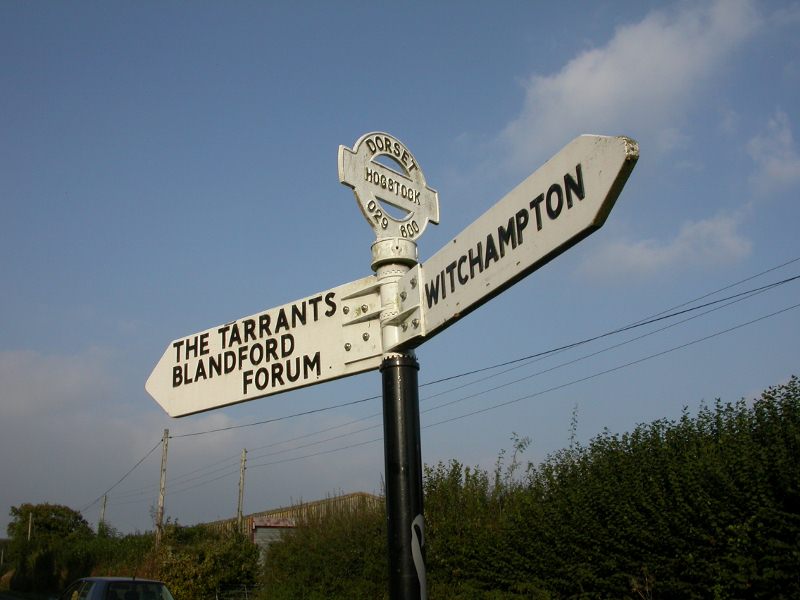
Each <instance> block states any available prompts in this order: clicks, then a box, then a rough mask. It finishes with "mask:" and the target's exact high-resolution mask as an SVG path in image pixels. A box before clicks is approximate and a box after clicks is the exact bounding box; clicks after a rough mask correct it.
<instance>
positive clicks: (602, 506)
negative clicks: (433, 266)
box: [262, 377, 800, 599]
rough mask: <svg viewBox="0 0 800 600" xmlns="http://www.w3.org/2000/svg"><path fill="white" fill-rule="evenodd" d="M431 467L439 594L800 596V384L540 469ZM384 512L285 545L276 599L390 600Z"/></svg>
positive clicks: (272, 588)
mask: <svg viewBox="0 0 800 600" xmlns="http://www.w3.org/2000/svg"><path fill="white" fill-rule="evenodd" d="M527 442H528V441H527V440H526V439H519V438H514V453H513V454H512V457H511V460H510V462H509V464H508V465H506V464H505V458H506V457H505V456H504V455H503V454H502V453H501V456H500V458H499V460H498V463H497V465H496V467H495V470H494V472H493V473H489V472H487V471H486V470H483V469H480V468H470V467H466V466H464V465H462V464H460V463H458V462H456V461H451V462H450V463H447V464H444V463H440V464H438V465H435V466H432V467H427V468H426V470H425V526H426V534H425V540H426V553H427V558H426V561H427V569H428V573H427V576H428V584H429V595H430V597H431V598H465V599H466V598H496V599H499V598H540V599H552V598H681V599H683V598H753V599H757V598H773V599H774V598H798V597H800V569H798V565H800V488H799V486H800V460H798V459H800V383H799V382H798V379H797V378H796V377H793V378H792V379H791V380H790V381H789V382H788V383H787V384H785V385H781V386H778V387H775V388H770V389H769V390H767V391H766V392H764V393H763V394H762V396H761V398H760V399H758V400H756V401H754V402H750V403H749V402H745V401H740V402H737V403H733V404H729V403H728V404H723V403H722V402H719V401H717V402H716V403H715V404H714V405H713V406H710V407H708V406H706V407H703V408H701V409H700V411H699V413H698V414H697V415H696V416H695V417H691V416H690V415H689V414H688V413H686V412H684V414H683V416H682V417H681V418H680V419H679V420H677V421H666V420H660V421H656V422H653V423H650V424H646V425H641V426H639V427H637V428H636V429H635V430H634V431H632V432H630V433H626V434H623V435H617V434H612V433H610V432H607V431H606V432H603V433H602V434H600V435H598V436H597V437H596V438H594V439H593V440H591V442H590V443H589V444H588V445H586V446H582V445H579V444H574V443H573V444H572V445H571V446H570V448H569V449H567V450H563V451H561V452H559V453H557V454H555V455H553V456H550V457H548V458H547V459H546V460H545V461H544V462H543V463H542V464H540V465H533V464H530V463H528V464H526V465H524V466H523V465H521V464H520V463H519V462H518V461H519V456H520V454H521V452H522V451H524V449H525V446H526V445H527ZM383 544H385V529H384V524H383V523H382V521H381V515H378V514H371V513H370V514H363V515H354V514H350V515H347V516H346V518H343V517H341V516H337V517H336V518H333V519H330V520H325V521H323V522H321V523H315V524H313V525H309V526H308V527H304V528H301V529H299V530H297V531H296V532H294V533H293V534H290V535H288V536H287V537H286V538H285V540H284V541H283V542H282V543H279V544H276V545H273V546H272V547H271V549H270V553H269V555H268V558H267V567H266V570H267V577H266V583H265V585H264V587H263V591H262V596H263V598H265V599H271V598H300V597H302V598H380V597H383V594H384V593H385V589H386V588H385V586H386V564H385V560H386V559H385V550H384V546H383Z"/></svg>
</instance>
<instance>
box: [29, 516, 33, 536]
mask: <svg viewBox="0 0 800 600" xmlns="http://www.w3.org/2000/svg"><path fill="white" fill-rule="evenodd" d="M32 530H33V511H31V512H29V513H28V541H29V542H30V541H31V531H32Z"/></svg>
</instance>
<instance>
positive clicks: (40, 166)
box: [0, 0, 800, 532]
mask: <svg viewBox="0 0 800 600" xmlns="http://www.w3.org/2000/svg"><path fill="white" fill-rule="evenodd" d="M799 33H800V5H798V4H797V3H794V2H777V1H774V2H758V3H756V2H745V1H738V0H731V1H728V2H707V3H704V2H676V3H661V2H642V1H637V2H603V1H600V2H593V3H580V2H563V3H558V6H557V7H556V5H555V4H554V3H550V4H548V3H533V2H519V1H508V2H501V3H500V4H497V3H494V4H491V5H490V4H489V3H477V2H475V3H473V2H467V3H449V2H442V3H415V2H411V3H373V2H370V3H368V2H340V3H335V4H332V3H325V2H318V3H317V2H312V3H306V4H304V5H303V7H302V8H301V7H300V6H299V5H298V4H297V3H290V2H285V3H284V2H270V3H266V2H264V3H260V2H253V3H249V2H239V3H211V2H199V3H192V4H191V5H188V4H185V3H177V2H166V3H155V2H142V3H115V4H108V3H93V2H92V3H90V2H77V3H69V4H67V3H48V2H39V3H29V2H15V1H12V2H4V3H2V4H0V90H2V93H0V211H1V212H0V214H1V215H2V218H1V219H0V249H1V250H2V257H3V260H2V261H0V278H1V279H2V285H1V286H0V312H1V314H2V317H0V454H2V456H3V457H4V458H3V460H2V461H0V481H2V486H0V525H1V526H3V529H4V528H5V524H6V523H7V519H8V517H7V514H8V509H9V508H10V507H11V506H14V505H18V504H20V503H23V502H55V503H59V504H67V505H69V506H71V507H73V508H77V509H82V510H83V511H84V514H85V516H86V517H87V519H89V520H90V521H91V522H93V523H94V522H96V521H97V518H98V516H99V510H100V508H99V503H98V502H95V500H96V499H97V498H98V497H99V496H101V495H102V494H103V493H104V492H105V491H106V490H108V489H109V488H111V487H112V486H113V485H114V484H115V483H116V482H117V481H118V480H119V479H120V478H122V476H123V475H125V474H126V472H127V471H128V470H129V469H130V468H131V467H133V466H134V465H135V464H136V463H137V461H139V460H140V459H141V458H142V457H144V456H147V458H146V459H145V460H144V461H143V462H142V463H141V464H140V465H139V466H138V467H137V468H136V469H135V470H134V471H133V472H132V473H131V474H130V475H128V476H127V477H126V478H125V479H124V480H123V481H122V482H120V483H119V484H118V485H116V486H115V487H114V488H113V489H112V490H111V492H110V493H109V500H108V505H107V512H106V516H107V519H108V520H109V522H110V523H111V524H112V525H113V526H115V527H117V528H118V529H120V530H121V531H125V532H127V531H133V530H136V529H139V530H145V529H149V528H151V527H152V518H151V508H152V506H154V505H155V502H156V496H157V486H158V477H159V456H160V452H159V449H158V448H156V449H155V450H154V451H153V452H152V453H151V454H149V455H148V452H149V451H150V450H151V449H153V448H155V447H156V446H157V445H158V442H159V440H160V438H161V435H162V431H163V429H164V428H169V430H170V433H171V434H172V435H173V436H174V437H173V438H172V439H171V441H170V446H169V449H170V455H169V464H168V484H167V502H166V512H167V514H168V515H169V516H170V517H171V518H173V519H176V520H178V521H179V522H180V523H184V524H191V523H196V522H201V521H207V520H213V519H217V518H226V517H230V516H233V515H234V514H235V510H236V498H237V483H238V471H239V469H238V462H239V454H240V452H241V450H242V448H247V449H248V471H247V480H246V489H245V511H246V512H255V511H259V510H264V509H268V508H272V507H277V506H283V505H287V504H289V503H291V502H293V501H298V500H316V499H318V498H322V497H325V496H327V495H331V494H336V493H339V492H350V491H367V492H378V491H380V487H381V477H382V470H383V458H382V444H381V442H380V441H373V440H377V439H378V438H380V437H381V428H380V420H379V418H377V417H375V416H374V415H376V414H378V413H379V412H380V401H379V400H378V399H371V400H366V399H368V398H372V397H374V396H377V395H379V394H380V375H379V374H378V373H376V372H371V373H366V374H362V375H358V376H355V377H352V378H348V379H344V380H339V381H336V382H333V383H328V384H324V385H319V386H314V387H311V388H307V389H304V390H300V391H296V392H289V393H286V394H283V395H277V396H273V397H270V398H266V399H262V400H256V401H253V402H249V403H245V404H240V405H237V406H234V407H230V408H226V409H222V410H218V411H213V412H208V413H203V414H199V415H195V416H191V417H186V418H183V419H178V420H175V419H170V418H169V417H167V416H166V414H165V413H164V412H163V411H162V410H161V409H160V407H159V406H158V405H157V404H156V403H155V402H154V401H153V400H152V399H151V398H150V397H149V396H148V395H147V394H146V392H145V390H144V382H145V380H146V379H147V377H148V375H149V374H150V372H151V370H152V369H153V367H154V365H155V363H156V362H157V360H158V359H159V358H160V357H161V354H162V352H163V351H164V349H165V348H166V346H167V344H168V343H169V342H170V341H171V340H173V339H176V338H178V337H181V336H184V335H189V334H191V333H194V332H197V331H201V330H204V329H207V328H210V327H213V326H215V325H218V324H221V323H225V322H228V321H231V320H233V319H237V318H240V317H244V316H247V315H251V314H254V313H257V312H260V311H263V310H265V309H268V308H270V307H275V306H278V305H282V304H285V303H288V302H291V301H293V300H295V299H298V298H303V297H306V296H309V295H311V294H314V293H316V292H319V291H322V290H326V289H328V288H331V287H334V286H337V285H340V284H343V283H346V282H349V281H353V280H355V279H358V278H360V277H363V276H366V275H368V274H369V273H370V244H371V242H372V240H373V233H372V230H371V229H370V228H369V227H368V225H367V224H366V223H365V222H364V220H363V217H362V215H361V213H360V211H359V210H358V206H357V203H356V202H355V200H354V198H353V194H352V192H351V190H350V189H349V188H347V187H345V186H342V185H341V184H339V182H338V177H337V167H336V156H337V150H338V147H339V145H340V144H343V145H347V146H349V147H352V145H353V143H354V142H355V140H356V139H357V138H359V137H360V136H361V135H362V134H364V133H366V132H369V131H387V132H390V133H391V134H393V135H395V136H397V137H398V138H399V139H401V140H402V141H403V142H405V143H406V144H407V145H408V147H409V148H410V149H411V150H412V152H413V153H414V155H415V157H416V158H417V160H418V162H419V164H420V167H421V168H422V169H423V171H424V173H425V177H426V180H427V182H428V184H429V185H430V186H431V187H433V188H435V189H436V190H437V191H438V193H439V199H440V216H441V222H440V224H439V225H438V226H433V225H431V226H429V227H428V229H427V230H426V231H425V234H424V236H423V237H422V238H421V240H420V244H419V248H420V257H421V259H422V260H424V259H425V258H426V257H428V256H430V255H432V254H433V253H434V252H435V251H436V250H438V249H439V248H440V247H441V246H443V245H444V244H446V243H447V242H448V240H450V239H451V238H453V237H454V236H456V235H457V234H458V233H459V232H460V231H461V230H462V229H463V228H464V227H466V226H467V225H468V224H469V223H471V222H472V221H474V220H475V219H476V218H477V217H478V216H480V215H481V214H482V213H483V212H485V211H486V210H487V209H488V208H489V207H490V206H492V205H493V204H494V203H495V202H496V201H497V200H498V199H499V198H501V197H502V196H503V195H504V194H505V193H506V192H508V191H509V190H510V189H511V188H513V187H514V186H515V185H516V184H517V183H519V182H520V181H521V180H522V179H524V178H525V177H526V176H527V175H529V174H530V173H532V172H533V171H534V170H535V169H536V168H537V167H538V166H540V165H541V164H542V163H543V162H544V161H546V160H547V159H548V158H549V157H550V156H552V155H553V154H554V153H555V152H557V151H558V150H559V149H560V148H561V147H562V146H564V145H565V144H566V143H567V142H569V141H570V140H572V139H573V138H574V137H575V136H576V135H579V134H581V133H595V134H606V135H627V136H630V137H633V138H635V139H636V140H637V141H638V142H639V145H640V153H641V157H640V160H639V163H638V165H637V167H636V168H635V170H634V172H633V174H632V176H631V178H630V180H629V181H628V184H627V185H626V187H625V189H624V190H623V193H622V195H621V197H620V198H619V200H618V202H617V204H616V206H615V208H614V210H613V211H612V213H611V215H610V217H609V219H608V222H607V223H606V225H605V226H604V227H603V229H601V230H600V231H598V232H597V233H595V234H594V235H593V236H591V237H590V238H588V239H586V240H585V241H583V242H581V243H580V244H579V245H578V246H576V247H575V248H573V249H572V250H570V251H569V252H568V253H566V254H564V255H562V256H560V257H559V258H558V259H557V260H555V261H553V262H552V263H550V264H549V265H547V266H545V267H544V268H543V269H541V270H539V271H537V272H536V273H534V274H533V275H531V276H530V277H528V278H527V279H525V280H523V281H522V282H520V283H518V284H517V285H516V286H514V287H513V288H511V289H510V290H508V291H506V292H505V293H503V294H502V295H501V296H498V297H497V298H495V299H494V300H492V301H491V302H490V303H489V304H487V305H486V306H484V307H482V308H481V309H479V310H478V311H476V312H474V313H472V314H471V315H469V316H468V317H467V318H465V319H464V320H463V321H461V322H460V323H459V324H458V325H455V326H453V327H451V328H449V329H448V330H447V331H445V332H443V333H442V334H441V335H439V336H437V337H436V338H434V339H432V340H430V341H429V342H427V343H426V344H425V345H423V346H422V347H420V348H419V349H418V352H417V355H418V358H419V361H420V365H421V370H420V376H419V378H420V382H421V383H428V382H432V381H435V380H438V379H441V378H444V377H448V376H451V375H457V374H464V373H469V372H472V371H476V370H478V369H482V368H484V367H487V366H490V365H497V364H499V363H503V362H506V361H512V360H515V359H518V358H521V357H525V356H530V355H533V354H536V353H539V352H543V351H546V350H549V349H552V348H556V347H560V346H563V345H566V344H570V343H572V342H576V341H580V340H584V339H586V338H590V337H593V336H597V335H599V334H602V333H604V332H607V331H611V330H614V329H616V328H618V327H620V326H624V325H627V324H630V323H633V322H635V321H638V320H640V319H642V318H644V317H647V316H650V315H654V314H657V313H660V312H661V311H663V310H665V309H668V308H670V307H675V306H679V305H682V304H683V303H685V302H687V301H690V300H693V299H696V298H700V297H702V296H704V295H705V294H707V293H709V292H713V291H716V290H720V289H722V288H727V286H730V285H731V284H737V285H735V286H733V287H730V288H728V289H725V290H724V291H721V292H719V293H717V294H715V295H712V296H709V297H707V298H705V299H704V300H702V301H700V303H702V302H709V301H712V300H719V299H721V298H724V297H726V296H731V295H733V294H738V293H742V292H746V291H748V290H753V289H755V288H760V287H762V286H765V285H767V284H770V283H773V282H778V281H782V280H786V279H789V278H791V277H794V276H796V275H798V274H800V261H797V259H798V258H800V242H799V241H798V239H799V238H798V235H797V224H798V222H800V202H798V200H799V198H798V192H797V190H798V187H800V141H798V139H797V138H798V136H800V113H798V106H800V35H798V34H799ZM792 261H796V262H792ZM781 265H783V266H781ZM776 267H779V268H776ZM766 271H769V272H766ZM754 276H755V277H754ZM751 278H752V279H751ZM744 280H747V281H744ZM738 282H742V283H738ZM798 285H800V283H798V282H797V281H790V282H787V283H784V284H781V285H780V286H776V287H774V288H772V289H770V290H768V291H764V292H763V293H759V294H758V295H755V296H753V297H749V296H746V297H744V299H741V301H739V302H737V303H735V304H732V305H730V306H726V307H724V308H720V309H719V310H716V311H714V312H712V313H708V314H702V315H701V314H700V312H701V311H696V312H692V313H688V314H686V315H683V317H682V318H686V317H689V316H696V317H697V318H695V319H693V320H691V321H688V322H685V323H681V324H677V320H678V319H677V318H676V319H671V320H669V321H665V322H660V323H658V324H653V325H650V326H647V327H642V328H639V329H636V330H633V331H630V332H627V333H625V334H618V335H614V336H609V337H607V338H603V339H601V340H597V341H595V342H592V343H588V344H584V345H581V346H579V347H576V348H573V349H571V350H568V351H564V352H561V353H558V354H556V355H554V356H548V357H546V358H545V359H543V360H538V361H527V362H525V363H523V366H521V367H520V368H517V369H515V370H513V371H510V372H507V373H501V371H502V370H503V369H494V370H491V371H485V372H481V373H476V374H474V375H467V376H464V377H461V378H458V379H455V380H452V381H449V382H447V383H443V384H436V385H426V386H423V387H422V388H421V391H420V395H421V410H422V411H423V414H422V427H423V429H422V450H423V459H424V461H425V462H426V463H436V462H438V461H440V460H445V461H446V460H450V459H458V460H460V461H461V462H463V463H466V464H469V465H480V466H483V467H486V468H491V467H492V465H493V464H494V461H495V459H496V457H497V455H498V452H499V451H500V450H501V449H504V448H506V449H507V448H510V446H511V441H510V438H511V436H512V434H514V433H516V434H517V435H520V436H529V437H530V438H531V439H532V443H531V446H530V447H529V449H528V450H527V452H526V454H525V456H524V458H525V459H527V460H531V461H534V462H539V461H541V460H543V459H544V458H545V457H546V456H547V454H548V453H551V452H554V451H557V450H558V449H560V448H562V447H565V446H567V445H568V444H569V443H570V441H571V440H573V441H578V442H586V441H588V440H589V439H591V437H593V436H594V435H596V434H598V433H599V432H601V431H602V430H603V429H604V428H608V429H609V430H610V431H614V432H624V431H627V430H629V429H631V428H632V427H634V426H635V425H636V424H637V423H641V422H648V421H651V420H653V419H657V418H669V419H674V418H678V417H679V416H680V414H681V411H682V410H684V408H687V409H688V410H689V411H690V412H693V411H696V409H697V407H698V406H699V405H700V404H701V403H702V402H706V403H709V402H713V401H714V399H715V398H718V397H719V398H722V399H723V400H725V401H735V400H738V399H739V398H742V397H745V398H752V397H754V396H755V395H757V394H758V393H759V392H760V391H761V390H762V389H764V388H765V387H767V386H770V385H775V384H778V383H781V382H782V381H785V380H786V379H787V378H788V377H789V376H790V375H791V374H793V373H798V371H799V370H800V369H799V368H798V364H799V361H798V359H799V358H800V351H799V350H798V344H797V335H798V333H799V332H800V310H798V309H796V308H790V307H793V306H794V305H795V304H797V303H798V298H800V293H798V289H799V288H798ZM740 298H741V297H740ZM691 306H694V305H691ZM714 307H719V305H715V306H714ZM684 308H685V307H684ZM709 308H713V307H709ZM784 309H789V310H785V312H781V313H780V314H774V313H778V312H779V311H784ZM762 317H763V318H762ZM759 319H760V320H759ZM752 321H755V322H752ZM750 322H752V323H750ZM747 323H750V324H748V325H745V324H747ZM668 324H675V325H674V326H673V327H671V328H669V329H666V330H664V331H656V329H660V328H661V327H664V326H665V325H668ZM727 330H730V331H727ZM725 331H727V332H726V333H723V332H725ZM644 333H651V335H648V336H647V337H644V338H642V339H638V340H635V339H634V338H636V337H638V336H641V335H642V334H644ZM704 338H707V339H704ZM623 342H627V343H624V344H623ZM617 344H623V345H620V346H618V347H616V348H613V349H609V350H607V351H603V352H600V351H601V350H603V349H604V348H607V347H609V346H612V345H617ZM681 346H686V347H684V348H680V347H681ZM650 357H652V358H650ZM559 365H561V366H559ZM624 365H629V366H624ZM554 367H558V368H554ZM542 371H547V372H542ZM540 372H542V373H540ZM489 375H492V376H493V377H491V378H487V377H488V376H489ZM517 380H519V381H517ZM459 386H463V387H460V388H459ZM456 388H459V389H456ZM492 388H496V389H492ZM359 399H365V401H364V402H360V403H356V404H352V403H351V405H350V406H347V407H341V408H332V409H331V410H321V411H319V412H315V413H314V414H312V415H308V416H305V417H296V418H289V419H284V420H281V421H279V422H274V423H269V424H263V425H251V424H253V423H257V422H261V421H266V420H270V419H275V418H278V417H283V416H286V415H292V414H295V413H300V412H307V411H316V410H317V409H325V408H330V407H334V406H335V405H338V404H344V403H348V402H351V401H353V400H359ZM512 401H513V402H512ZM504 403H505V406H501V405H502V404H504ZM471 413H475V414H471ZM573 422H574V423H576V424H577V425H576V426H575V427H574V428H571V427H572V426H571V423H573ZM237 426H239V427H237ZM229 427H236V428H233V429H227V430H225V431H221V432H216V433H207V434H202V435H192V436H188V435H187V434H190V433H195V432H205V431H210V430H213V429H219V428H229ZM330 438H335V439H330ZM282 442H287V443H286V444H283V445H281V443H282ZM312 444H313V445H312ZM292 448H295V449H294V450H292ZM311 454H315V456H308V455H311ZM293 459H296V460H293ZM279 461H280V462H279Z"/></svg>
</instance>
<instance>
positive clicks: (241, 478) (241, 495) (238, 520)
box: [236, 448, 247, 533]
mask: <svg viewBox="0 0 800 600" xmlns="http://www.w3.org/2000/svg"><path fill="white" fill-rule="evenodd" d="M246 463H247V449H246V448H242V460H241V462H240V464H239V506H238V508H237V509H236V529H237V530H238V531H239V533H243V532H242V505H243V503H244V471H245V464H246Z"/></svg>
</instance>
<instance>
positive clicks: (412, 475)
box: [381, 354, 428, 600]
mask: <svg viewBox="0 0 800 600" xmlns="http://www.w3.org/2000/svg"><path fill="white" fill-rule="evenodd" d="M418 370H419V363H417V360H416V359H415V358H414V356H413V355H406V354H403V355H397V356H391V357H387V358H384V359H383V362H382V363H381V374H382V375H383V439H384V442H383V443H384V459H385V463H386V475H385V476H386V519H387V524H388V543H389V597H390V598H391V600H418V599H420V598H421V599H426V598H427V597H428V591H427V586H426V583H425V558H424V546H425V537H424V522H423V510H422V508H423V507H422V502H423V500H422V451H421V448H420V431H419V388H418V385H417V371H418Z"/></svg>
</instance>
